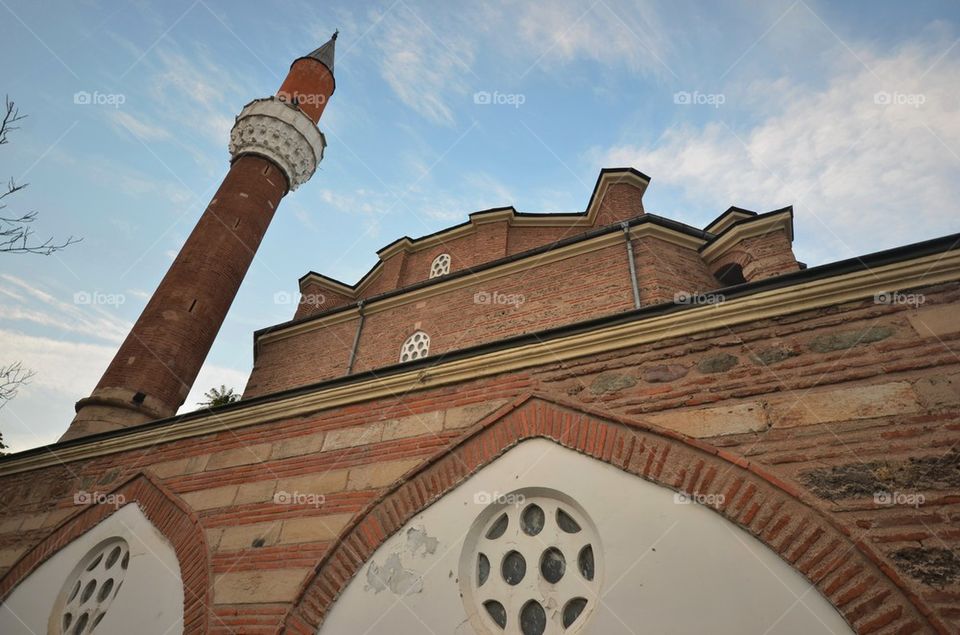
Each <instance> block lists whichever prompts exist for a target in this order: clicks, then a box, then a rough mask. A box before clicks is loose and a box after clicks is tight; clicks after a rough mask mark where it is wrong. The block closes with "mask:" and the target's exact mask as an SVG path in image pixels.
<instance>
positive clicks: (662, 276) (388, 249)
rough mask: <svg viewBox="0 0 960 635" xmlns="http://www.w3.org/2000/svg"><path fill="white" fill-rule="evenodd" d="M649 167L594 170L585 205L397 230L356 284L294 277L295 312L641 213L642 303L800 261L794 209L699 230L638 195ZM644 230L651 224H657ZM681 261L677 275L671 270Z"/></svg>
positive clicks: (300, 314)
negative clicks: (656, 211) (421, 231)
mask: <svg viewBox="0 0 960 635" xmlns="http://www.w3.org/2000/svg"><path fill="white" fill-rule="evenodd" d="M649 184H650V177H648V176H647V175H645V174H643V173H642V172H639V171H637V170H635V169H633V168H608V169H604V170H601V172H600V175H599V176H598V177H597V182H596V185H595V186H594V188H593V193H592V195H591V196H590V201H589V202H588V204H587V208H586V209H585V210H584V211H583V212H577V213H558V214H531V213H526V212H519V211H517V210H516V209H515V208H513V207H512V206H511V207H497V208H492V209H487V210H482V211H479V212H473V213H471V214H470V215H469V217H468V220H467V221H466V222H465V223H461V224H459V225H455V226H453V227H449V228H446V229H443V230H440V231H438V232H435V233H433V234H429V235H427V236H422V237H420V238H410V237H409V236H404V237H402V238H398V239H397V240H395V241H393V242H391V243H390V244H388V245H386V246H385V247H383V248H382V249H380V250H379V251H378V252H377V255H378V256H379V261H378V262H377V264H376V265H374V266H373V267H372V268H371V269H370V270H369V271H368V272H367V273H366V274H365V275H364V276H363V277H362V278H361V279H360V280H359V281H358V282H357V283H356V284H354V285H350V284H347V283H344V282H341V281H339V280H335V279H333V278H330V277H328V276H324V275H322V274H319V273H315V272H310V273H307V274H306V275H304V276H303V277H302V278H300V293H301V295H302V301H301V303H300V306H299V307H298V309H297V312H296V315H295V316H294V319H301V318H305V317H307V316H310V315H316V314H320V313H324V312H326V311H330V310H334V309H337V308H339V307H342V306H345V305H348V304H353V303H355V302H357V301H359V300H369V299H371V298H374V297H379V296H381V295H383V294H388V293H393V292H396V291H398V290H400V289H405V288H407V287H411V286H413V285H419V284H425V283H429V282H430V280H431V279H432V278H434V277H437V278H442V277H444V276H447V275H450V274H454V273H457V272H458V271H465V270H470V271H472V270H475V269H477V268H478V267H481V266H485V265H487V264H490V263H493V262H496V261H499V260H502V259H504V258H513V257H519V256H521V255H522V254H525V253H527V252H532V251H535V250H537V249H540V248H543V247H545V246H549V245H552V244H557V243H559V242H561V241H564V240H568V239H571V238H575V237H577V236H585V235H587V234H589V233H590V232H594V231H599V230H600V229H602V228H604V227H608V228H609V227H611V226H614V225H619V224H620V223H624V222H632V221H635V220H637V219H639V218H647V219H649V220H650V223H649V224H642V225H640V226H637V227H635V228H634V229H633V230H631V237H632V239H633V240H635V241H637V242H636V245H635V250H636V255H635V258H636V260H637V267H638V283H639V289H638V294H639V295H640V297H641V301H642V303H643V304H650V303H657V302H667V301H671V300H672V298H673V296H674V294H675V293H676V292H677V291H678V284H679V283H680V282H683V285H681V286H684V289H685V290H687V291H692V290H693V289H692V288H691V289H687V288H686V287H688V286H690V285H695V286H696V288H698V289H701V290H703V289H713V288H719V287H723V286H729V285H730V284H735V283H738V282H749V281H752V280H760V279H762V278H767V277H771V276H776V275H780V274H782V273H788V272H790V271H796V270H798V269H799V268H800V264H799V263H798V262H797V259H796V257H795V256H794V254H793V250H792V247H791V242H792V240H793V210H792V208H790V207H786V208H783V209H781V210H776V211H773V212H768V213H766V214H757V213H756V212H752V211H750V210H746V209H742V208H739V207H731V208H729V209H728V210H727V211H726V212H724V213H723V214H721V215H720V216H719V217H717V218H716V219H715V220H714V221H712V222H711V223H710V224H708V225H707V226H706V227H705V228H704V229H702V230H699V229H695V228H693V227H690V226H688V225H684V224H683V223H679V222H675V221H671V220H669V219H666V218H663V217H661V216H656V215H653V214H647V213H646V211H645V209H644V206H643V195H644V193H645V192H646V189H647V186H648V185H649ZM650 232H655V235H656V237H654V234H651V233H650ZM678 270H679V271H683V272H684V276H683V278H684V279H683V280H682V281H678V279H677V275H676V272H677V271H678Z"/></svg>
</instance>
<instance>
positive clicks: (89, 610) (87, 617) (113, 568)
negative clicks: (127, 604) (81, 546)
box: [49, 538, 130, 635]
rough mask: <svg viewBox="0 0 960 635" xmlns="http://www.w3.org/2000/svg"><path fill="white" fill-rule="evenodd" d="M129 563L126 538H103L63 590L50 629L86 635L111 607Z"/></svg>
mask: <svg viewBox="0 0 960 635" xmlns="http://www.w3.org/2000/svg"><path fill="white" fill-rule="evenodd" d="M129 565H130V546H129V545H128V544H127V541H126V540H124V539H123V538H110V539H108V540H104V541H103V542H101V543H100V544H98V545H97V546H96V547H94V548H93V549H91V550H90V551H89V552H88V553H87V555H86V556H84V558H83V560H81V561H80V563H79V564H78V565H77V566H76V568H74V570H73V572H72V573H71V574H70V577H69V578H67V581H66V583H65V584H64V585H63V588H62V589H61V590H60V595H59V596H57V601H56V603H55V604H54V606H53V612H52V614H51V616H50V624H49V632H50V633H57V634H59V635H87V634H89V633H93V632H94V629H95V628H96V627H97V625H98V624H100V621H101V620H102V619H103V618H104V616H105V615H106V614H107V611H108V610H110V605H111V604H112V603H113V600H114V599H115V598H116V597H117V593H119V592H120V587H121V586H122V585H123V579H124V577H125V575H126V573H127V567H128V566H129Z"/></svg>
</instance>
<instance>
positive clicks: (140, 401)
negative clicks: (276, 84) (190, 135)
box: [61, 33, 337, 440]
mask: <svg viewBox="0 0 960 635" xmlns="http://www.w3.org/2000/svg"><path fill="white" fill-rule="evenodd" d="M336 39H337V34H336V33H335V34H334V36H333V37H332V38H331V39H330V41H329V42H327V43H326V44H324V45H323V46H321V47H320V48H318V49H317V50H316V51H314V52H313V53H311V54H310V55H308V56H304V57H301V58H298V59H296V60H294V62H293V64H291V66H290V72H289V73H288V74H287V78H286V79H285V80H284V82H283V84H282V85H281V86H280V90H279V91H278V92H277V94H276V96H274V97H267V98H265V99H255V100H254V101H252V102H250V103H249V104H247V105H246V106H244V108H243V110H242V111H241V112H240V115H239V116H238V117H237V120H236V123H235V124H234V126H233V130H231V132H230V154H231V163H230V170H229V171H228V172H227V176H226V177H225V178H224V180H223V183H222V184H221V185H220V189H218V190H217V193H216V194H215V195H214V197H213V200H211V201H210V204H209V205H208V206H207V209H206V210H205V211H204V212H203V214H202V215H201V216H200V220H199V222H198V223H197V226H196V227H195V228H194V230H193V232H192V233H191V234H190V237H189V238H188V239H187V241H186V243H184V245H183V248H182V249H181V250H180V253H179V254H178V255H177V258H176V259H175V260H174V262H173V264H172V265H171V266H170V269H169V270H168V271H167V274H166V275H165V276H164V277H163V280H162V281H161V282H160V286H158V287H157V290H156V291H155V292H154V294H153V296H152V297H151V298H150V301H149V302H148V303H147V306H146V307H145V308H144V310H143V313H142V314H141V315H140V318H139V319H138V320H137V322H136V324H134V326H133V329H132V330H131V331H130V334H129V335H128V336H127V339H126V340H124V342H123V344H121V345H120V349H119V350H118V351H117V355H116V357H114V359H113V361H112V362H111V363H110V365H109V366H108V367H107V370H106V372H105V373H104V374H103V377H102V378H101V379H100V382H99V383H98V384H97V387H96V388H95V389H94V391H93V393H92V394H91V395H90V396H89V397H87V398H86V399H81V400H80V401H79V402H77V415H76V417H74V419H73V422H72V423H71V424H70V428H69V429H68V430H67V432H66V434H64V435H63V437H61V440H67V439H73V438H77V437H83V436H87V435H90V434H95V433H98V432H106V431H109V430H116V429H119V428H125V427H129V426H133V425H137V424H139V423H144V422H147V421H151V420H154V419H161V418H164V417H169V416H171V415H173V414H175V413H176V411H177V409H178V408H179V407H180V406H181V405H182V404H183V402H184V400H185V399H186V397H187V394H188V393H189V392H190V389H191V387H192V386H193V382H194V380H195V379H196V378H197V373H198V372H199V371H200V367H201V366H202V365H203V362H204V360H205V359H206V357H207V353H208V352H209V351H210V347H211V346H212V345H213V340H214V338H215V337H216V335H217V332H218V331H219V330H220V326H221V325H222V324H223V320H224V318H225V317H226V315H227V311H228V310H229V309H230V305H231V304H232V303H233V299H234V297H235V296H236V294H237V290H238V289H239V288H240V284H241V283H242V282H243V278H244V276H245V275H246V273H247V269H248V268H249V267H250V263H251V262H252V261H253V257H254V255H255V254H256V251H257V249H258V248H259V246H260V242H261V240H263V236H264V234H265V233H266V231H267V227H268V226H269V225H270V221H271V220H272V219H273V215H274V212H275V211H276V209H277V206H278V205H279V204H280V201H281V199H283V197H284V196H285V195H286V194H287V192H289V191H290V190H294V189H296V188H297V187H299V186H300V185H302V184H304V183H306V182H307V181H308V180H309V179H310V177H311V176H313V173H314V171H315V170H316V168H317V165H318V164H319V163H320V160H321V159H322V158H323V150H324V148H325V147H326V139H325V138H324V136H323V133H322V132H320V131H319V130H318V129H317V126H316V124H317V122H318V121H319V120H320V115H322V114H323V110H324V108H326V105H327V102H328V101H329V99H330V96H331V95H333V91H334V88H335V87H336V84H335V82H334V79H333V56H334V46H335V42H336Z"/></svg>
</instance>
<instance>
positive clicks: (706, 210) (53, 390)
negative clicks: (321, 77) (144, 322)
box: [0, 0, 960, 450]
mask: <svg viewBox="0 0 960 635" xmlns="http://www.w3.org/2000/svg"><path fill="white" fill-rule="evenodd" d="M0 14H2V15H3V18H2V19H0V59H2V60H3V65H2V68H3V71H2V74H0V79H2V81H0V91H2V92H5V93H6V94H8V95H9V96H10V97H11V98H12V99H14V100H15V101H16V102H17V104H18V106H19V107H20V109H21V111H22V112H23V113H25V114H28V115H29V118H28V119H26V120H24V121H23V122H22V125H21V129H20V130H18V131H15V132H14V133H13V135H12V136H11V142H10V144H9V145H6V146H3V147H2V148H0V178H3V179H4V180H6V179H7V178H8V177H13V178H14V179H16V180H17V181H18V182H28V183H29V184H30V185H29V187H28V188H27V189H26V190H24V191H23V192H21V193H20V194H18V195H17V196H16V197H14V198H13V199H12V200H11V201H10V207H9V209H8V210H7V211H8V212H25V211H29V210H36V211H37V212H39V220H38V222H37V226H36V230H37V232H38V234H39V235H41V236H42V237H46V236H47V235H54V236H56V237H61V238H63V237H66V236H68V235H74V236H81V237H83V241H82V242H81V243H79V244H76V245H72V246H71V247H69V249H67V250H65V251H62V252H60V253H58V254H56V255H53V256H49V257H41V256H26V255H19V256H14V255H0V364H2V363H7V362H9V361H15V360H20V361H22V362H23V363H24V365H25V366H27V367H29V368H31V369H33V370H34V371H36V373H37V374H36V376H35V377H34V379H33V380H32V382H31V383H30V384H29V385H28V386H26V387H25V388H23V389H22V390H21V392H20V394H19V395H18V396H17V397H16V399H15V400H14V401H12V402H10V403H8V404H7V405H6V406H5V407H4V408H3V409H0V432H2V433H3V437H4V439H5V441H6V442H7V443H8V445H10V446H12V449H13V450H23V449H26V448H29V447H33V446H36V445H41V444H44V443H50V442H53V441H55V440H56V438H57V437H58V436H59V435H60V434H61V433H62V432H63V431H64V430H65V429H66V426H67V424H68V423H69V421H70V419H71V417H72V413H73V403H74V402H75V401H76V400H77V399H79V398H80V397H83V396H86V395H87V394H88V393H89V392H90V391H91V390H92V388H93V386H94V385H95V384H96V382H97V380H98V379H99V377H100V375H101V373H102V372H103V370H104V369H105V367H106V365H107V363H108V362H109V360H110V359H111V358H112V356H113V353H114V351H115V350H116V348H117V346H118V345H119V343H120V341H121V340H122V338H123V337H124V336H125V334H126V332H127V331H128V329H129V327H130V325H131V324H132V323H133V321H134V320H135V319H136V317H137V315H139V312H140V310H141V309H142V308H143V306H144V303H145V302H146V299H147V298H148V297H149V294H150V292H151V291H152V290H153V289H154V288H155V287H156V285H157V283H158V282H159V280H160V278H161V277H162V275H163V274H164V272H165V271H166V269H167V267H168V266H169V264H170V262H171V261H172V258H173V256H174V254H175V253H176V252H177V250H178V248H179V246H180V245H181V244H182V243H183V241H184V240H185V239H186V237H187V235H188V234H189V232H190V230H191V229H192V227H193V225H194V223H195V222H196V220H197V218H198V217H199V215H200V213H201V211H202V210H203V208H204V207H205V205H206V203H207V202H208V201H209V199H210V196H211V194H212V192H213V191H214V190H215V189H216V187H217V186H218V185H219V183H220V181H221V179H222V177H223V175H224V174H225V172H226V169H227V161H228V154H227V149H226V147H227V139H228V133H229V129H230V126H231V125H232V122H233V117H234V116H235V115H236V113H238V112H239V111H240V109H241V108H242V106H243V105H244V104H245V103H246V102H248V101H249V100H251V99H253V98H257V97H262V96H267V95H270V94H273V93H274V92H275V91H276V89H277V88H278V87H279V84H280V82H281V81H282V79H283V76H284V75H285V73H286V70H287V68H288V66H289V64H290V62H291V61H292V60H293V59H295V58H296V57H298V56H300V55H302V54H304V53H307V52H309V51H310V50H312V49H313V48H315V47H316V46H318V45H319V44H322V43H323V42H324V41H326V40H327V38H328V37H329V35H330V34H331V33H332V32H333V31H334V29H337V28H339V29H340V38H339V40H338V44H337V60H336V77H337V92H336V94H335V95H334V97H333V99H332V101H331V103H330V105H329V107H328V108H327V110H326V112H325V114H324V117H323V120H322V121H321V129H322V130H323V131H324V132H325V134H326V135H327V141H328V144H329V146H328V148H327V153H326V158H325V160H324V162H323V163H322V165H321V168H320V170H319V171H318V172H317V174H316V175H315V176H314V178H313V180H312V181H311V182H309V183H308V184H306V185H304V186H303V187H301V188H300V189H299V190H298V191H296V192H294V193H293V194H291V195H289V196H288V197H287V199H286V200H285V201H284V202H283V204H282V206H281V207H280V211H279V213H278V214H277V216H276V217H275V219H274V221H273V224H272V226H271V228H270V230H269V232H268V233H267V236H266V239H265V240H264V243H263V245H262V247H261V249H260V251H259V253H258V254H257V257H256V259H255V261H254V263H253V265H252V267H251V269H250V273H249V275H248V277H247V279H246V281H245V282H244V284H243V287H242V288H241V290H240V293H239V295H238V296H237V299H236V301H235V302H234V305H233V308H232V309H231V312H230V314H229V316H228V317H227V321H226V323H225V325H224V327H223V329H222V331H221V332H220V336H219V338H218V339H217V342H216V344H215V345H214V348H213V350H212V352H211V355H210V357H209V358H208V360H207V363H206V365H205V366H204V369H203V370H202V371H201V375H200V378H199V379H198V382H197V385H196V387H195V390H194V392H193V394H191V396H190V397H189V398H188V401H187V403H186V404H185V406H184V409H183V410H182V411H187V410H191V409H194V408H195V407H196V402H197V400H198V398H199V396H200V394H202V392H203V391H204V390H206V389H207V388H209V387H210V386H213V385H219V384H220V383H225V384H227V385H229V386H234V387H236V388H237V389H242V387H243V385H244V383H245V380H246V376H247V375H248V373H249V369H250V365H251V363H252V357H251V352H252V350H251V349H252V346H251V344H252V335H251V334H252V332H253V331H254V330H255V329H258V328H261V327H264V326H267V325H270V324H274V323H277V322H281V321H284V320H286V319H289V318H290V317H291V316H292V315H293V311H294V306H293V305H288V304H283V303H282V302H280V303H278V302H277V301H276V298H277V297H278V296H277V294H278V293H280V294H281V296H282V295H283V293H284V292H287V293H289V294H295V293H296V290H297V278H298V277H300V276H301V275H302V274H303V273H305V272H307V271H309V270H315V271H319V272H322V273H325V274H327V275H330V276H333V277H335V278H338V279H340V280H343V281H345V282H348V283H353V282H355V281H356V280H357V279H358V278H359V277H360V276H361V275H362V274H363V273H364V272H365V271H366V270H367V269H369V267H371V266H372V265H373V264H374V263H375V261H376V255H375V252H376V250H377V249H378V248H380V247H382V246H384V245H385V244H387V243H389V242H390V241H392V240H393V239H395V238H397V237H399V236H402V235H409V236H419V235H423V234H427V233H430V232H433V231H436V230H438V229H440V228H442V227H445V226H448V225H452V224H455V223H458V222H461V221H463V220H465V219H466V216H467V214H468V213H470V212H471V211H476V210H480V209H486V208H489V207H495V206H500V205H510V204H512V205H514V206H515V207H516V208H517V209H518V210H521V211H528V212H559V211H582V210H583V209H584V207H585V206H586V203H587V200H588V198H589V195H590V192H591V189H592V187H593V184H594V182H595V180H596V176H597V173H598V171H599V170H600V168H602V167H615V166H633V167H636V168H637V169H639V170H641V171H643V172H644V173H646V174H648V175H650V176H651V177H652V179H653V180H652V183H651V185H650V188H649V190H648V192H647V196H646V199H645V200H646V205H647V210H648V211H651V212H654V213H658V214H662V215H664V216H668V217H671V218H675V219H677V220H680V221H683V222H687V223H690V224H693V225H698V226H703V225H705V224H706V223H707V222H709V220H711V219H712V218H714V217H716V216H717V215H718V214H720V213H721V212H723V211H724V210H725V209H727V207H729V206H730V205H738V206H741V207H746V208H749V209H754V210H757V211H767V210H771V209H776V208H779V207H782V206H784V205H790V204H792V205H794V208H795V212H796V219H795V224H796V230H797V238H796V242H795V245H794V246H795V250H796V252H797V255H798V257H799V258H800V259H801V260H803V261H806V262H808V263H809V264H811V265H815V264H822V263H825V262H830V261H833V260H837V259H840V258H844V257H848V256H853V255H857V254H863V253H869V252H872V251H876V250H878V249H883V248H886V247H892V246H896V245H900V244H905V243H909V242H914V241H918V240H923V239H926V238H932V237H935V236H940V235H944V234H948V233H953V232H956V231H958V230H960V220H958V214H957V210H956V201H957V200H958V198H960V179H958V178H957V177H958V173H960V112H958V111H960V90H958V89H957V87H958V86H960V44H958V38H960V22H958V18H960V8H958V5H957V3H955V2H913V3H902V2H877V1H870V2H866V1H864V2H844V3H826V2H813V1H809V0H798V1H796V2H790V1H784V2H780V1H770V2H764V3H755V2H735V1H730V2H709V3H708V2H702V3H695V2H675V1H674V2H666V1H665V2H657V1H638V2H620V1H618V0H596V1H594V2H591V1H590V0H588V1H587V2H565V1H562V2H552V3H533V2H511V1H503V0H501V1H494V2H487V3H471V4H468V5H462V4H461V3H451V2H443V1H441V2H417V1H414V0H396V1H395V2H389V1H388V2H382V3H365V2H324V3H316V2H282V3H279V2H278V3H265V2H247V1H232V2H225V1H222V0H219V1H218V0H196V1H194V0H165V1H163V2H159V1H147V0H140V1H135V2H123V3H116V2H106V1H102V2H101V1H96V0H82V1H76V2H67V1H65V0H58V1H52V2H43V3H40V2H35V1H33V0H0ZM80 91H85V92H88V93H91V94H92V95H94V98H93V101H99V102H100V103H90V104H77V103H75V100H74V96H75V94H76V93H77V92H80ZM477 93H489V94H491V95H492V96H493V98H492V99H491V101H493V102H498V103H489V104H484V103H477V101H478V100H477V98H476V95H477ZM678 95H679V96H678ZM686 96H689V99H685V97H686ZM480 101H482V99H481V100H480ZM684 101H688V102H690V103H682V102H684ZM678 102H681V103H678ZM86 298H93V299H94V301H93V302H91V303H86V302H85V299H86Z"/></svg>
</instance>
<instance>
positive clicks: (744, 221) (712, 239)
mask: <svg viewBox="0 0 960 635" xmlns="http://www.w3.org/2000/svg"><path fill="white" fill-rule="evenodd" d="M728 211H729V210H728ZM738 211H747V210H738ZM784 212H786V213H788V214H789V215H790V240H791V241H792V240H793V205H787V206H786V207H781V208H780V209H775V210H773V211H772V212H764V213H763V214H757V213H756V212H750V213H751V214H753V216H750V217H748V218H741V219H740V220H738V221H734V222H733V223H731V224H730V226H729V227H727V228H726V229H724V230H723V231H722V232H720V233H719V234H711V235H710V236H711V237H710V238H708V239H707V242H706V244H704V245H703V246H702V247H700V249H699V251H703V250H704V249H706V248H707V247H709V246H710V245H712V244H713V243H715V242H716V241H717V240H719V239H720V238H722V237H723V236H725V235H726V234H728V233H730V232H731V231H733V230H734V229H736V228H737V227H739V226H741V225H746V224H747V223H754V222H756V221H758V220H762V219H764V218H770V217H771V216H776V215H777V214H783V213H784ZM724 214H726V212H724ZM715 222H716V221H715ZM712 224H713V223H711V225H712ZM707 227H710V225H707Z"/></svg>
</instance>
